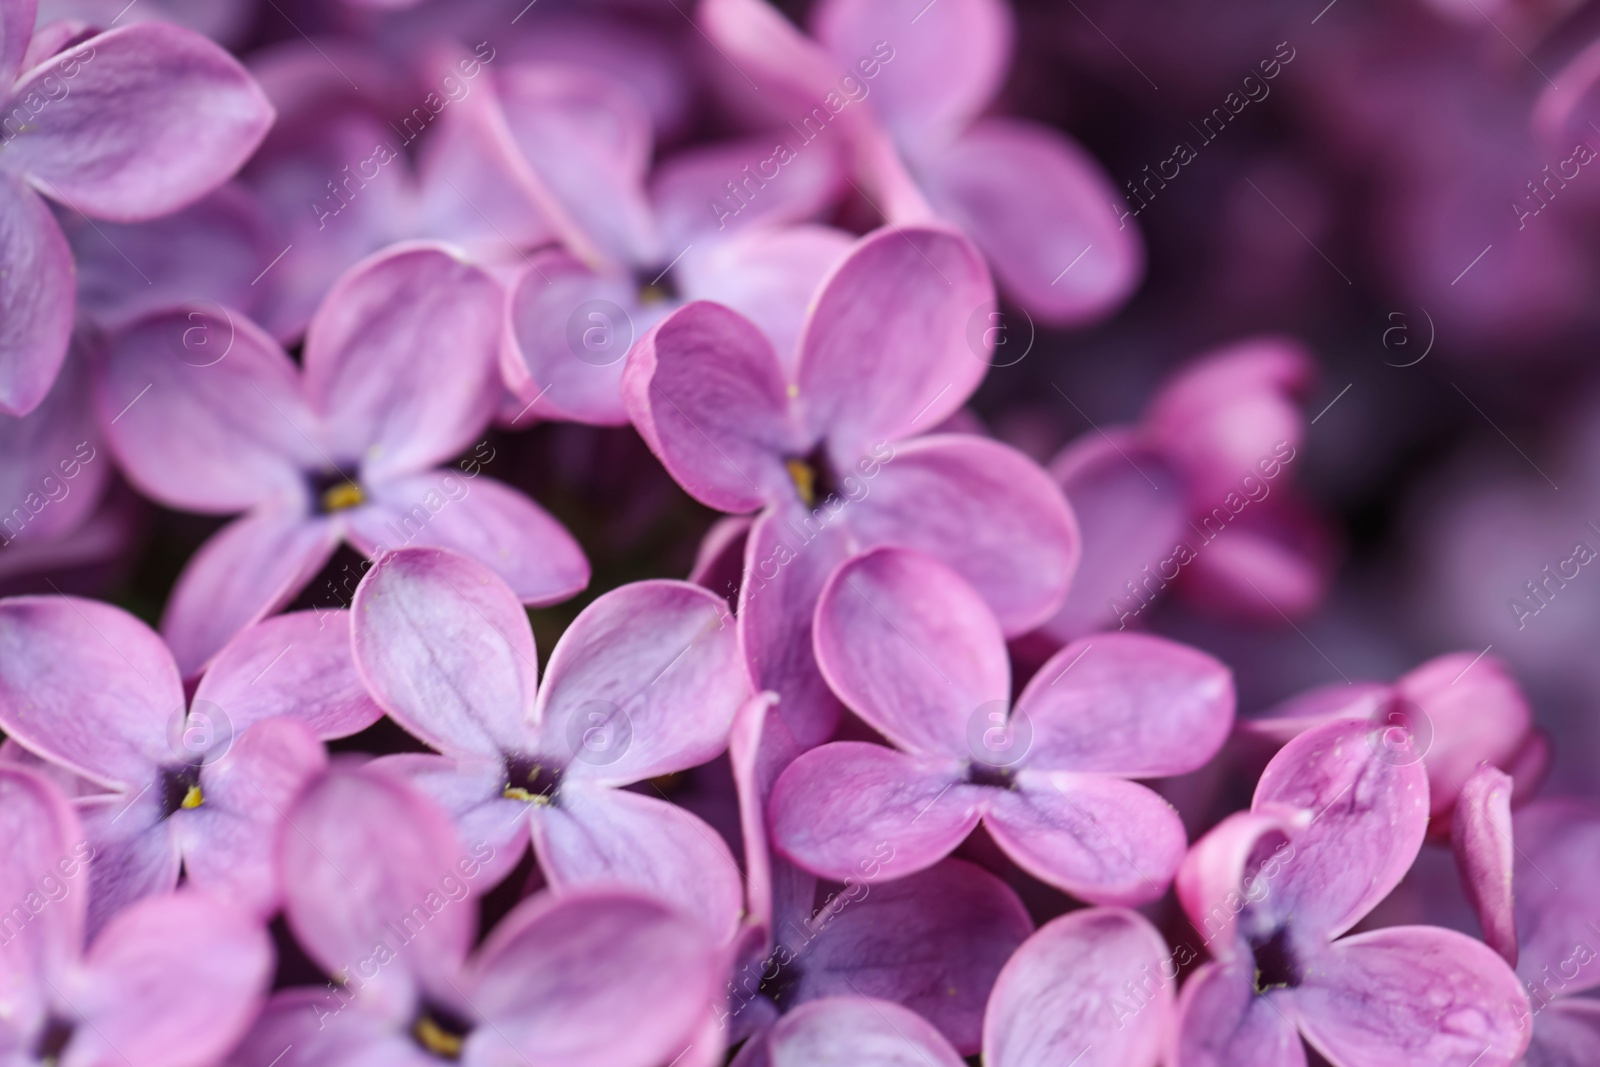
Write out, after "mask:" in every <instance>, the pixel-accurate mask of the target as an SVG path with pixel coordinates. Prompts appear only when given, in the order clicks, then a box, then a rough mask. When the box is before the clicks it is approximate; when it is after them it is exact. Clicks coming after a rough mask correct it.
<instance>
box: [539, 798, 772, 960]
mask: <svg viewBox="0 0 1600 1067" xmlns="http://www.w3.org/2000/svg"><path fill="white" fill-rule="evenodd" d="M533 835H534V836H533V841H534V847H535V848H536V849H537V851H538V853H539V860H540V863H541V865H542V866H543V867H544V870H545V874H546V876H547V877H548V878H549V879H550V884H551V885H552V886H554V887H555V888H557V889H559V890H568V889H576V888H582V887H592V886H603V885H612V886H623V887H626V888H628V889H633V890H637V891H638V892H641V893H645V894H647V895H649V896H653V897H655V898H656V899H658V900H662V901H666V902H668V903H670V904H672V905H674V906H676V907H679V908H683V909H684V910H685V911H687V912H689V913H690V914H692V915H694V916H695V917H696V918H697V919H699V920H700V921H701V923H702V924H703V925H704V926H705V927H706V929H708V930H709V931H711V933H712V935H713V936H715V938H716V939H717V941H718V942H719V943H721V942H725V941H727V940H728V939H729V938H730V937H732V935H733V932H734V929H735V928H736V927H737V925H738V922H739V913H740V911H741V910H742V908H743V903H744V886H743V883H742V881H741V879H740V877H739V866H738V864H737V863H735V862H734V859H733V853H732V852H731V851H729V849H728V846H727V844H726V843H725V842H724V841H723V840H722V838H720V837H718V836H717V832H716V831H715V830H713V829H712V828H711V827H709V826H707V825H706V824H705V822H704V821H703V820H701V819H700V818H699V816H696V815H693V814H691V813H690V812H688V811H686V810H685V809H683V808H680V807H678V806H676V805H674V804H669V803H667V802H666V801H664V800H658V799H656V798H655V797H652V796H646V795H644V794H642V793H631V792H627V791H626V790H621V789H607V788H605V787H603V786H593V785H588V784H580V783H576V782H574V783H571V784H569V785H566V786H563V787H562V790H561V792H560V794H559V796H558V801H557V803H555V804H553V805H550V806H547V807H541V808H540V809H539V810H538V811H537V812H535V813H534V817H533Z"/></svg>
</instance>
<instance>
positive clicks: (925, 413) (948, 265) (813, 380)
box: [796, 226, 994, 462]
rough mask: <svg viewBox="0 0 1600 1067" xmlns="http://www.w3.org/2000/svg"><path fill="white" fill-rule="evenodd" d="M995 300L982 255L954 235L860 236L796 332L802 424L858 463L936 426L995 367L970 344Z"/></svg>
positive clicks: (900, 231)
mask: <svg viewBox="0 0 1600 1067" xmlns="http://www.w3.org/2000/svg"><path fill="white" fill-rule="evenodd" d="M993 300H994V285H993V283H991V282H990V280H989V271H988V268H986V267H985V266H984V263H983V257H982V256H981V255H980V254H979V253H978V250H977V249H976V248H974V247H973V246H972V244H971V242H969V241H968V240H967V239H966V238H965V237H962V236H961V235H960V234H959V233H957V232H955V231H954V230H948V229H944V228H942V227H934V226H911V227H896V228H884V229H880V230H875V231H874V232H872V233H870V234H868V235H867V236H865V237H863V238H862V239H861V240H860V241H858V242H857V243H856V246H855V248H854V249H852V250H851V252H850V254H849V255H848V256H846V257H845V258H844V260H843V261H841V262H840V263H839V264H838V265H837V266H836V267H835V268H834V270H833V272H832V273H831V274H830V275H829V276H828V278H827V280H825V281H824V282H823V283H822V288H821V289H820V290H818V292H817V294H816V297H815V299H814V302H813V304H812V307H811V313H810V315H809V317H808V318H807V319H806V324H805V328H804V330H802V332H801V335H800V364H799V381H798V385H799V391H798V393H797V394H796V402H797V404H798V405H799V408H800V410H801V411H802V412H803V417H804V419H805V423H806V425H807V427H809V428H810V429H811V430H812V431H813V432H814V433H817V434H826V435H827V437H828V441H829V448H830V451H832V452H833V454H834V455H835V456H838V457H846V458H847V459H848V460H849V461H852V462H853V460H854V459H855V457H857V456H860V455H863V454H865V453H866V452H867V450H868V449H869V448H871V446H873V445H874V444H877V443H879V442H883V441H894V440H897V439H899V438H901V437H905V436H907V435H908V434H910V433H912V432H913V431H915V430H916V429H917V428H918V427H923V428H928V427H933V426H937V425H938V424H939V422H940V421H941V420H943V419H944V418H945V416H947V415H949V414H950V413H951V412H953V411H955V410H957V409H958V408H960V407H961V405H962V404H964V403H965V402H966V399H967V397H968V396H969V395H970V394H971V393H972V391H973V390H974V389H976V388H977V386H978V382H979V381H981V380H982V379H983V373H984V371H985V370H987V369H988V364H987V362H986V361H985V360H986V357H987V356H988V351H987V349H986V348H984V347H983V346H982V345H981V344H979V345H978V348H977V350H974V349H973V348H972V347H969V345H971V344H972V343H973V342H971V341H970V340H969V338H968V334H969V332H971V331H969V325H970V322H971V318H972V316H973V315H974V314H975V313H978V312H980V310H981V309H982V308H984V307H985V306H987V305H988V304H989V303H991V302H993ZM978 335H979V337H980V338H981V336H982V331H981V330H980V331H978Z"/></svg>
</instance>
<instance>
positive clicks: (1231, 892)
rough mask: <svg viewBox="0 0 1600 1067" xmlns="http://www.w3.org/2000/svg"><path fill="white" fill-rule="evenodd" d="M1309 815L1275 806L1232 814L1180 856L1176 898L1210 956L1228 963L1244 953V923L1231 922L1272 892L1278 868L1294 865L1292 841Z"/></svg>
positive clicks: (1298, 809)
mask: <svg viewBox="0 0 1600 1067" xmlns="http://www.w3.org/2000/svg"><path fill="white" fill-rule="evenodd" d="M1312 815H1313V813H1312V812H1310V811H1306V810H1305V809H1303V808H1290V807H1285V806H1283V805H1278V804H1273V805H1263V807H1262V809H1261V810H1260V811H1238V812H1234V813H1233V814H1232V815H1229V816H1228V817H1227V818H1226V819H1223V820H1222V821H1221V822H1220V823H1218V824H1217V825H1216V826H1214V827H1212V828H1211V830H1209V831H1208V832H1207V833H1206V835H1205V836H1204V837H1202V838H1201V839H1200V840H1198V841H1196V842H1195V843H1194V846H1193V847H1192V848H1190V849H1189V853H1188V855H1186V856H1184V858H1183V866H1181V867H1180V868H1178V877H1177V890H1178V899H1179V901H1181V902H1182V904H1183V910H1184V911H1185V912H1186V913H1188V916H1189V925H1190V926H1192V927H1194V929H1195V931H1196V932H1197V933H1199V934H1201V935H1202V936H1203V937H1204V939H1205V944H1206V947H1207V949H1208V950H1209V951H1210V953H1211V955H1212V956H1213V957H1214V958H1216V959H1218V960H1220V961H1222V962H1224V963H1232V962H1233V960H1234V959H1236V958H1237V957H1238V956H1239V955H1240V953H1241V952H1246V953H1248V951H1249V950H1248V949H1247V947H1246V946H1245V944H1244V938H1245V931H1242V930H1241V929H1240V927H1241V926H1242V925H1244V924H1243V923H1240V922H1238V921H1236V920H1238V918H1239V916H1240V915H1241V914H1244V913H1245V912H1246V909H1247V907H1248V905H1249V904H1254V903H1259V902H1260V901H1261V900H1262V899H1263V897H1264V894H1265V893H1269V892H1271V891H1272V884H1271V882H1272V878H1274V877H1275V876H1276V872H1277V871H1279V870H1281V869H1282V865H1283V864H1286V863H1290V862H1293V859H1294V854H1295V853H1294V844H1293V842H1294V839H1295V838H1297V837H1299V835H1300V834H1301V832H1303V831H1304V830H1305V828H1306V827H1307V826H1309V825H1310V824H1311V817H1312ZM1269 850H1270V851H1269ZM1252 918H1253V915H1252ZM1246 921H1247V922H1248V921H1249V920H1246Z"/></svg>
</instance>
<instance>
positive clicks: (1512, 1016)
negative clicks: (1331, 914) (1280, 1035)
mask: <svg viewBox="0 0 1600 1067" xmlns="http://www.w3.org/2000/svg"><path fill="white" fill-rule="evenodd" d="M1292 997H1293V1001H1294V1005H1295V1008H1296V1014H1297V1015H1298V1016H1299V1019H1300V1027H1301V1030H1302V1031H1303V1032H1304V1033H1305V1035H1306V1039H1307V1040H1308V1041H1310V1042H1311V1044H1312V1045H1313V1046H1315V1047H1316V1048H1317V1049H1318V1050H1319V1051H1320V1052H1322V1053H1323V1055H1325V1056H1327V1057H1328V1058H1329V1059H1331V1060H1333V1061H1334V1062H1335V1063H1338V1064H1340V1067H1387V1065H1389V1064H1393V1063H1395V1062H1396V1061H1397V1059H1398V1061H1399V1062H1402V1063H1436V1064H1451V1065H1459V1067H1468V1065H1469V1064H1472V1065H1475V1067H1505V1065H1509V1064H1514V1063H1517V1062H1519V1060H1520V1059H1521V1057H1522V1052H1523V1050H1524V1049H1525V1048H1527V1045H1528V1034H1529V1028H1528V1027H1527V1025H1526V1023H1525V1020H1526V1017H1527V1014H1528V1008H1527V1000H1526V997H1525V994H1524V993H1523V991H1522V983H1521V982H1519V981H1518V980H1517V976H1516V975H1515V974H1513V973H1512V971H1511V968H1510V967H1507V966H1506V965H1505V961H1503V960H1501V959H1500V957H1498V956H1496V955H1495V954H1494V953H1493V952H1492V951H1491V950H1490V949H1489V948H1488V947H1487V946H1485V945H1484V944H1483V943H1482V942H1479V941H1474V940H1472V939H1471V938H1470V937H1467V936H1466V935H1464V934H1458V933H1456V932H1455V931H1454V930H1441V929H1439V928H1437V927H1432V926H1393V927H1389V928H1388V929H1384V930H1374V931H1372V932H1371V933H1366V934H1358V935H1356V936H1354V937H1347V938H1344V939H1343V940H1341V941H1338V942H1335V943H1334V945H1333V946H1332V947H1331V948H1330V949H1329V950H1328V952H1327V954H1326V956H1323V957H1321V958H1319V959H1318V960H1317V961H1316V965H1315V968H1314V977H1308V978H1307V979H1306V982H1305V984H1304V985H1302V986H1300V987H1299V988H1297V989H1295V990H1294V991H1293V994H1292Z"/></svg>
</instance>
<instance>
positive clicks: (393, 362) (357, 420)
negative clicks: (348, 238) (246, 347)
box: [304, 244, 504, 482]
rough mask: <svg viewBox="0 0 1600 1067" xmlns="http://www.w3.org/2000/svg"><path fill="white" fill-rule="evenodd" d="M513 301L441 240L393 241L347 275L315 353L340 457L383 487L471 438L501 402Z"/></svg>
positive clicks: (317, 323)
mask: <svg viewBox="0 0 1600 1067" xmlns="http://www.w3.org/2000/svg"><path fill="white" fill-rule="evenodd" d="M503 301H504V295H503V293H502V291H501V289H500V286H499V285H498V284H497V283H496V282H495V281H494V279H492V278H491V277H490V276H489V275H488V274H487V273H485V272H484V271H483V270H482V269H480V268H478V267H475V266H473V265H472V264H470V263H466V262H463V261H462V260H461V259H459V258H457V257H456V255H454V254H453V253H452V252H451V251H449V250H448V249H447V248H445V247H444V246H439V245H429V244H411V245H400V246H397V247H393V248H390V249H388V250H386V251H384V252H380V253H378V254H377V255H375V256H372V257H370V258H368V259H366V260H363V261H362V262H361V263H358V264H357V265H356V266H354V267H352V268H351V269H350V270H349V271H348V272H347V273H346V274H345V275H344V276H343V277H342V278H340V279H339V281H338V282H337V283H335V285H334V287H333V289H332V290H331V291H330V292H329V293H328V295H327V296H326V297H325V298H324V299H323V301H322V306H321V307H320V308H318V309H317V313H316V314H315V315H314V316H313V317H312V319H311V325H310V326H309V327H307V329H306V345H305V356H304V363H305V388H306V396H307V397H308V400H309V403H310V405H311V407H312V409H313V410H315V411H316V412H317V413H318V414H320V415H322V416H323V418H324V419H325V420H326V423H327V427H328V433H329V439H330V442H331V443H330V446H329V450H328V451H329V455H330V457H331V458H332V460H333V461H334V462H335V463H345V462H357V461H359V463H360V466H361V475H362V477H363V478H364V479H370V480H372V481H375V482H382V481H385V480H388V479H391V478H393V477H395V476H397V475H401V474H409V473H412V472H413V471H418V470H424V469H426V468H428V467H431V466H433V465H434V464H437V463H441V462H443V461H444V460H447V459H449V458H450V457H451V456H453V455H455V454H456V453H457V452H459V451H461V450H462V449H463V448H466V447H467V446H468V445H470V444H471V443H472V441H473V439H474V438H476V437H477V436H478V435H479V434H481V433H482V432H483V430H484V428H485V427H486V426H487V425H488V424H489V419H490V417H491V416H492V415H493V414H494V410H495V405H496V404H497V403H498V402H499V400H500V390H501V384H500V374H499V353H500V329H501V322H500V320H501V315H502V303H503Z"/></svg>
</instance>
